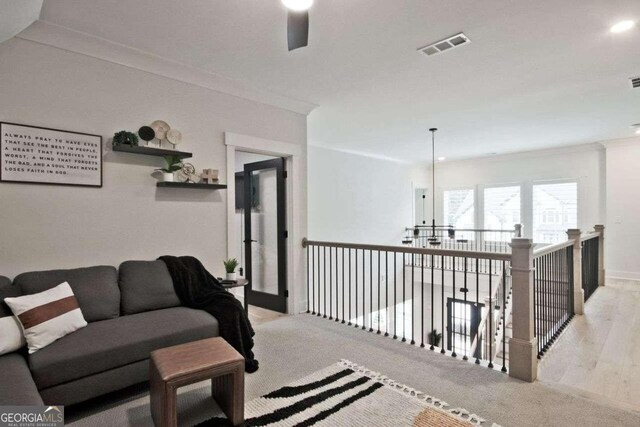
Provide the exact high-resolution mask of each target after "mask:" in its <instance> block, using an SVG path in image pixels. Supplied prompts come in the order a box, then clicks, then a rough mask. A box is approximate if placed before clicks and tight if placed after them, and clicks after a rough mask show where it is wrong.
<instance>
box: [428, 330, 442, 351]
mask: <svg viewBox="0 0 640 427" xmlns="http://www.w3.org/2000/svg"><path fill="white" fill-rule="evenodd" d="M441 339H442V334H440V333H438V330H437V329H434V330H433V331H431V332H429V344H430V345H432V346H434V347H439V346H440V340H441Z"/></svg>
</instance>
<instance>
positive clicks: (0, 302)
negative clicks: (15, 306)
mask: <svg viewBox="0 0 640 427" xmlns="http://www.w3.org/2000/svg"><path fill="white" fill-rule="evenodd" d="M19 296H20V288H19V287H17V286H15V285H13V284H11V280H9V279H8V278H6V277H4V276H0V317H5V316H13V312H12V311H11V309H10V308H9V307H8V306H7V304H5V302H4V299H5V298H14V297H19Z"/></svg>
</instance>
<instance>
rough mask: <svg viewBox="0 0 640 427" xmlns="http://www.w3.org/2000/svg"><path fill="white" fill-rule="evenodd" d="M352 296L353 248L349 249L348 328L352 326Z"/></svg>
mask: <svg viewBox="0 0 640 427" xmlns="http://www.w3.org/2000/svg"><path fill="white" fill-rule="evenodd" d="M351 294H353V289H351V248H349V318H348V319H347V326H351Z"/></svg>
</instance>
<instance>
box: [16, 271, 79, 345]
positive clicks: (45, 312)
mask: <svg viewBox="0 0 640 427" xmlns="http://www.w3.org/2000/svg"><path fill="white" fill-rule="evenodd" d="M4 302H5V303H7V305H8V306H9V308H10V309H11V311H12V312H13V314H14V315H15V316H16V317H17V318H18V320H19V321H20V323H21V325H22V330H23V332H24V337H25V338H26V340H27V346H28V347H29V353H35V352H36V351H38V350H39V349H41V348H43V347H46V346H47V345H49V344H51V343H52V342H54V341H56V340H57V339H60V338H62V337H64V336H65V335H68V334H70V333H71V332H74V331H76V330H78V329H80V328H84V327H85V326H87V322H86V321H85V320H84V317H83V316H82V311H80V306H79V305H78V301H77V300H76V297H75V295H74V294H73V291H72V290H71V286H69V284H68V283H67V282H64V283H62V284H60V285H58V286H56V287H55V288H51V289H49V290H46V291H44V292H40V293H38V294H32V295H25V296H22V297H17V298H5V300H4Z"/></svg>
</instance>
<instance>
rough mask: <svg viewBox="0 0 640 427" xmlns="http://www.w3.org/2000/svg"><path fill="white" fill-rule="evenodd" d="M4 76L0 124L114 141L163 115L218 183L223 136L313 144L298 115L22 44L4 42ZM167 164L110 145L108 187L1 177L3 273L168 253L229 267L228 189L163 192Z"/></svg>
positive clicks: (214, 267)
mask: <svg viewBox="0 0 640 427" xmlns="http://www.w3.org/2000/svg"><path fill="white" fill-rule="evenodd" d="M0 76H2V77H1V78H0V93H1V94H2V102H0V120H2V121H8V122H17V123H23V124H27V125H36V126H45V127H51V128H59V129H65V130H70V131H78V132H87V133H95V134H99V135H102V136H103V138H104V144H105V146H108V145H109V144H110V141H109V138H110V136H112V135H113V133H114V132H116V131H119V130H121V129H128V130H137V129H138V127H140V126H141V125H143V124H148V123H150V122H152V121H153V120H156V119H163V120H166V121H167V122H169V124H170V125H172V126H174V127H175V128H177V129H180V130H181V131H182V133H183V145H182V146H181V149H183V150H185V151H191V152H193V153H194V157H193V159H191V160H189V161H191V162H192V163H193V164H194V165H195V166H196V168H197V169H198V170H202V169H203V168H215V169H219V170H220V177H221V181H222V180H224V179H225V176H226V154H225V153H226V148H225V145H224V138H223V135H224V132H225V131H230V132H237V133H241V134H245V135H254V136H258V137H261V138H265V139H269V140H275V141H283V142H288V143H294V144H300V145H306V116H305V115H303V114H298V113H294V112H291V111H287V110H284V109H280V108H276V107H272V106H268V105H266V104H263V103H258V102H255V101H248V100H245V99H242V98H239V97H235V96H230V95H225V94H223V93H220V92H216V91H212V90H207V89H203V88H202V87H197V86H193V85H189V84H186V83H181V82H178V81H176V80H172V79H167V78H164V77H160V76H158V75H154V74H151V73H147V72H142V71H139V70H136V69H133V68H130V67H125V66H121V65H117V64H114V63H112V62H106V61H102V60H99V59H95V58H91V57H88V56H84V55H80V54H76V53H72V52H68V51H64V50H60V49H57V48H53V47H48V46H44V45H41V44H37V43H33V42H30V41H26V40H23V39H15V38H14V39H11V40H9V41H7V42H5V43H3V44H1V45H0ZM303 152H304V150H303ZM162 163H163V161H162V159H161V158H147V157H144V156H133V155H127V154H121V153H112V152H109V153H107V154H106V155H105V157H104V166H103V167H104V187H103V188H102V189H95V188H80V187H60V186H43V185H20V184H8V183H0V223H1V224H2V226H1V227H0V274H2V275H6V276H9V277H12V276H15V275H16V274H18V273H20V272H23V271H29V270H40V269H53V268H64V267H79V266H88V265H96V264H109V265H116V266H117V265H118V264H119V263H120V262H122V261H124V260H128V259H154V258H156V257H158V256H160V255H163V254H175V255H186V254H189V255H194V256H196V257H199V258H200V259H201V260H202V261H203V262H204V263H205V264H206V266H207V267H208V268H210V269H211V271H212V272H213V273H216V274H222V273H223V271H224V270H223V268H222V259H223V258H224V257H225V256H226V254H227V222H226V215H227V211H226V196H225V194H224V192H223V191H215V192H208V191H195V190H180V189H157V188H156V186H155V180H154V179H153V178H152V177H151V176H150V174H151V172H152V170H153V169H154V168H156V167H160V166H161V165H162ZM301 184H302V185H303V186H304V187H305V188H306V185H304V183H301ZM302 191H303V199H304V197H306V194H305V193H304V190H302ZM305 215H306V214H305ZM299 221H300V223H302V222H304V223H305V224H304V225H305V226H306V218H300V219H299Z"/></svg>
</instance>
